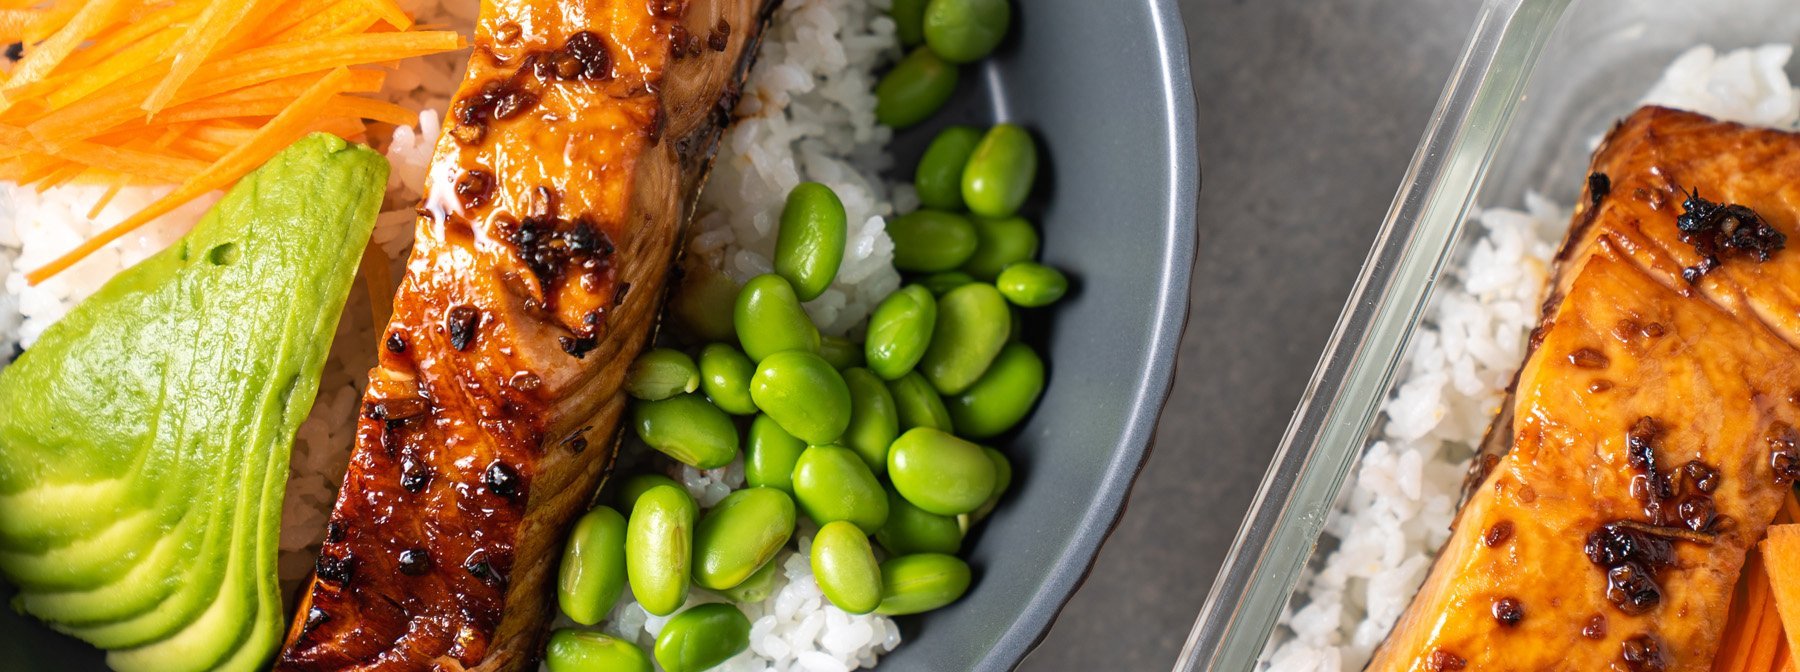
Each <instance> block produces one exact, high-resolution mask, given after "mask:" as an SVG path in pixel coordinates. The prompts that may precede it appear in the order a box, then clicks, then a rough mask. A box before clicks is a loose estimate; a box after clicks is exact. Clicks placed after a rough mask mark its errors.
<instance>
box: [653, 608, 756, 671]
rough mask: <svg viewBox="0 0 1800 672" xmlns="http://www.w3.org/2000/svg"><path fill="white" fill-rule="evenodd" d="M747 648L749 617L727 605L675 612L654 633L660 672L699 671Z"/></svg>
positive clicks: (710, 667) (713, 666)
mask: <svg viewBox="0 0 1800 672" xmlns="http://www.w3.org/2000/svg"><path fill="white" fill-rule="evenodd" d="M748 648H750V619H748V618H745V617H744V612H741V611H738V609H737V607H734V606H731V605H729V604H702V605H700V606H697V607H694V608H692V609H689V610H687V611H684V612H681V613H679V614H676V615H675V617H674V618H671V619H669V622H668V623H665V624H663V629H662V632H659V633H657V634H656V662H657V663H659V664H661V665H662V669H663V672H700V671H701V670H710V669H712V668H715V667H718V666H719V665H721V664H723V663H724V662H725V661H727V660H730V659H731V657H732V656H735V655H737V654H738V653H740V652H742V651H743V650H744V649H748Z"/></svg>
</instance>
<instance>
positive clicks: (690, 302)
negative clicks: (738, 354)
mask: <svg viewBox="0 0 1800 672" xmlns="http://www.w3.org/2000/svg"><path fill="white" fill-rule="evenodd" d="M698 256H699V255H692V254H690V255H688V256H687V257H686V259H685V260H684V261H683V263H682V265H681V268H682V271H683V273H682V275H681V282H680V284H677V285H676V286H675V291H674V292H673V293H672V294H671V295H670V296H669V318H670V319H672V320H675V324H676V326H677V327H678V328H677V329H675V330H674V332H675V333H677V334H684V335H686V336H688V337H689V338H692V339H694V340H695V341H698V342H700V343H712V342H718V341H729V340H732V339H734V338H737V330H736V328H735V327H734V326H732V324H731V313H732V310H733V307H734V306H735V305H736V304H737V298H738V284H737V281H735V280H732V279H731V278H730V277H727V276H726V275H725V274H724V273H721V272H720V271H719V270H718V269H716V268H713V267H712V266H710V265H707V264H706V263H705V262H704V261H697V260H696V259H697V258H698Z"/></svg>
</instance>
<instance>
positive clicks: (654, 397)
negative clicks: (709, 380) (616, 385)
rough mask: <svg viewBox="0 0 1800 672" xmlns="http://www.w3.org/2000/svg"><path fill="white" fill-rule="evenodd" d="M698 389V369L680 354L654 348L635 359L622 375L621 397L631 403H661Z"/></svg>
mask: <svg viewBox="0 0 1800 672" xmlns="http://www.w3.org/2000/svg"><path fill="white" fill-rule="evenodd" d="M699 387H700V367H697V366H695V365H694V358H692V357H689V356H687V353H684V352H682V351H680V350H671V349H669V348H656V349H653V350H650V351H649V352H645V353H644V354H642V355H639V356H638V358H637V361H634V362H632V363H631V370H630V371H628V372H626V374H625V393H626V394H629V395H631V396H632V398H634V399H642V400H644V401H662V400H664V399H668V398H669V397H673V396H675V395H677V394H683V393H687V392H693V391H694V390H696V389H698V388H699Z"/></svg>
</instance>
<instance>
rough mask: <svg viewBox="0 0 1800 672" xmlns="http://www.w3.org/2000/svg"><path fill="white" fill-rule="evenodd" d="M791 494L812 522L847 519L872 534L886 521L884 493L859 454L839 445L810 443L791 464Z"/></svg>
mask: <svg viewBox="0 0 1800 672" xmlns="http://www.w3.org/2000/svg"><path fill="white" fill-rule="evenodd" d="M794 498H795V499H797V500H799V501H800V510H802V511H805V512H806V517H808V518H811V519H812V521H813V522H814V523H818V524H820V525H824V524H826V523H829V522H832V521H837V520H847V521H850V522H852V523H855V524H856V526H857V527H859V528H862V531H863V534H874V533H875V531H876V530H879V529H881V526H882V524H883V523H886V522H887V517H888V503H887V493H886V492H885V491H883V490H882V488H881V482H880V481H878V480H875V472H873V471H869V465H866V464H863V461H862V458H860V457H857V456H856V453H854V452H852V451H851V450H850V449H849V448H845V447H843V446H813V447H811V448H807V449H806V452H805V453H802V454H801V455H800V462H799V463H798V464H795V465H794Z"/></svg>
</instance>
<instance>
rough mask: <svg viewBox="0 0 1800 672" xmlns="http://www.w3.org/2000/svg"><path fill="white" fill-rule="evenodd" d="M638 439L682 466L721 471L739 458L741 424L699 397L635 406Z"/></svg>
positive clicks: (685, 396) (633, 414) (682, 396)
mask: <svg viewBox="0 0 1800 672" xmlns="http://www.w3.org/2000/svg"><path fill="white" fill-rule="evenodd" d="M631 411H632V416H633V418H634V422H633V423H632V424H633V426H634V427H635V428H636V429H637V435H638V438H640V439H643V440H644V443H645V444H647V445H649V446H650V447H651V448H655V449H656V450H657V452H660V453H662V454H664V455H668V456H669V457H673V458H675V460H676V461H678V462H681V463H682V464H685V465H688V466H690V467H694V468H695V469H717V468H719V467H723V466H725V465H727V464H731V460H732V458H735V457H737V449H738V434H737V425H734V424H732V422H731V416H729V415H726V414H725V412H724V411H721V410H719V407H717V406H714V405H712V403H711V402H709V401H707V400H706V398H705V397H702V396H700V395H698V394H683V395H680V396H675V397H669V398H668V399H664V400H662V401H639V402H636V403H634V404H632V407H631Z"/></svg>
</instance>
